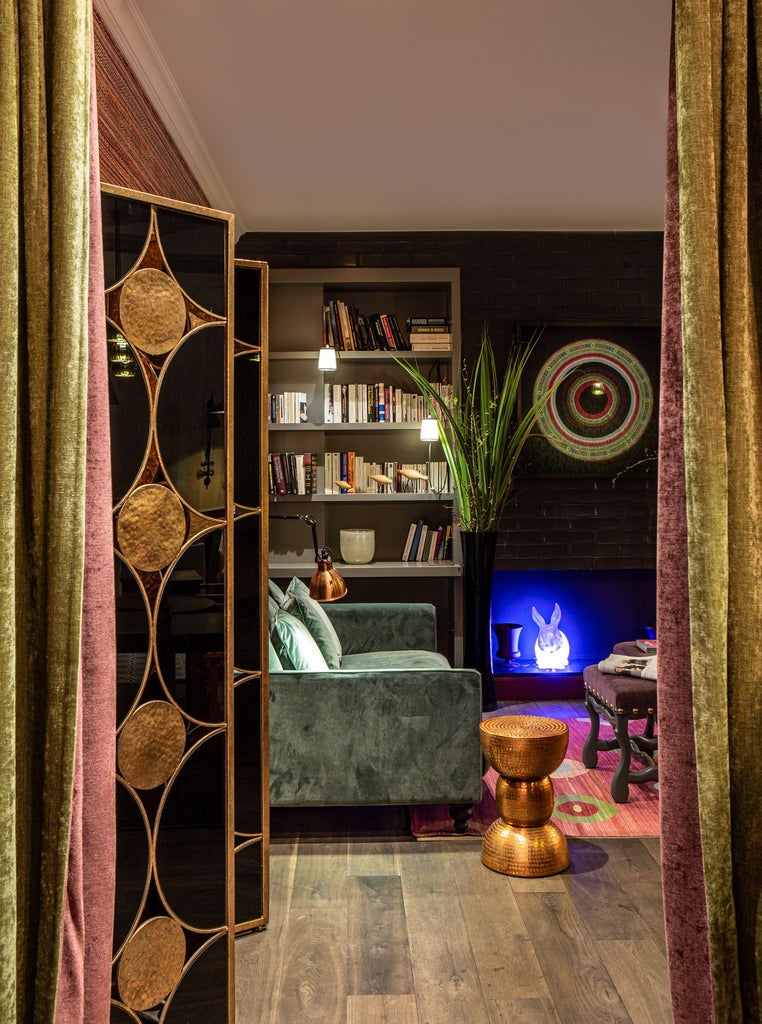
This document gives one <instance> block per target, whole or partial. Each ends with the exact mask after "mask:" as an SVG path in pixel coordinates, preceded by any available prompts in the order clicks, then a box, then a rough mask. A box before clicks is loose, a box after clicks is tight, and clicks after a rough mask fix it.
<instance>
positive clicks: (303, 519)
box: [270, 514, 320, 561]
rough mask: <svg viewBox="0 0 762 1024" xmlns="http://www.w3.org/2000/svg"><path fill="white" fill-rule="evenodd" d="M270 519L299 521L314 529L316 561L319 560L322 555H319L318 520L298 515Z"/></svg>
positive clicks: (277, 516) (278, 516) (313, 542)
mask: <svg viewBox="0 0 762 1024" xmlns="http://www.w3.org/2000/svg"><path fill="white" fill-rule="evenodd" d="M270 519H298V520H300V522H302V523H307V525H308V526H309V527H311V529H312V546H313V547H314V549H315V561H318V560H319V558H320V555H319V554H318V536H317V520H316V519H314V518H313V517H312V516H307V515H297V514H293V515H290V516H285V515H271V516H270Z"/></svg>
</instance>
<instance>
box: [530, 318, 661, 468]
mask: <svg viewBox="0 0 762 1024" xmlns="http://www.w3.org/2000/svg"><path fill="white" fill-rule="evenodd" d="M550 388H553V389H554V390H553V394H552V395H551V398H550V399H549V401H548V402H547V404H546V406H545V408H544V409H543V410H542V412H541V414H540V417H539V420H538V428H539V430H540V431H541V432H542V434H543V435H544V437H545V438H546V440H547V441H548V442H549V444H551V445H552V446H553V447H554V448H556V449H558V450H559V451H560V452H562V453H563V454H564V455H566V456H567V457H569V458H571V459H579V460H584V461H585V462H603V461H607V460H611V459H615V458H617V456H620V455H623V454H624V453H625V452H627V451H629V450H630V449H631V448H632V447H633V446H634V445H635V444H637V442H638V441H639V440H640V439H641V437H642V436H643V434H644V432H645V431H646V428H647V427H648V425H649V423H650V422H651V418H652V416H653V413H654V392H653V387H652V384H651V380H650V377H649V375H648V372H647V370H646V369H645V367H644V366H643V364H642V363H641V362H640V360H639V359H638V358H637V357H636V356H635V355H634V354H633V353H632V352H629V351H628V350H627V349H625V348H623V347H622V346H621V345H618V344H616V343H615V342H613V341H607V340H605V339H603V338H582V339H580V340H579V341H574V342H572V343H571V344H568V345H564V346H563V347H562V348H559V349H557V350H556V351H555V352H553V353H552V354H551V355H550V356H549V357H548V358H547V359H546V360H545V362H544V363H543V364H542V366H541V367H540V370H539V372H538V373H537V375H536V377H535V380H534V386H533V389H532V400H533V401H537V400H538V399H539V398H540V397H541V396H542V394H544V393H545V392H546V391H547V390H548V389H550Z"/></svg>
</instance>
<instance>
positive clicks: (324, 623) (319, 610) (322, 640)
mask: <svg viewBox="0 0 762 1024" xmlns="http://www.w3.org/2000/svg"><path fill="white" fill-rule="evenodd" d="M283 608H284V610H285V611H287V612H291V614H292V615H295V616H296V617H297V618H298V619H300V620H301V621H302V622H303V623H304V625H305V626H306V627H307V629H308V630H309V631H310V634H311V636H312V638H313V640H314V641H315V643H316V644H317V645H318V647H319V648H320V650H321V651H322V654H323V657H324V658H325V661H326V664H327V665H328V667H329V668H340V667H341V654H342V650H341V641H340V640H339V638H338V636H337V634H336V630H335V629H334V628H333V623H332V622H331V620H330V619H329V618H328V616H327V615H326V613H325V609H324V608H323V607H322V606H321V604H320V603H319V602H318V601H316V600H315V599H314V598H312V597H310V591H309V587H308V586H307V585H306V584H304V583H303V582H302V581H301V580H300V579H299V578H298V577H297V576H294V578H293V579H292V580H291V582H290V583H289V585H288V590H287V591H286V600H285V602H284V604H283Z"/></svg>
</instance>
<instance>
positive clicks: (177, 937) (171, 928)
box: [117, 917, 185, 1010]
mask: <svg viewBox="0 0 762 1024" xmlns="http://www.w3.org/2000/svg"><path fill="white" fill-rule="evenodd" d="M184 963H185V935H184V933H183V930H182V928H181V927H180V925H179V924H178V923H177V921H173V920H172V918H171V917H152V918H151V919H150V920H149V921H145V922H144V923H143V924H141V926H140V927H139V928H138V930H137V931H136V932H135V934H134V935H133V936H132V938H130V939H129V940H128V941H127V944H126V945H125V947H124V952H123V953H122V956H121V959H120V961H119V967H118V970H117V987H118V989H119V996H120V998H121V1000H122V1002H123V1003H126V1005H127V1006H129V1007H130V1008H131V1009H132V1010H150V1009H151V1007H152V1006H156V1005H157V1003H160V1002H161V1000H162V999H166V997H167V996H168V995H169V993H170V992H171V991H172V989H173V988H174V987H175V985H176V984H177V983H178V981H179V980H180V975H181V974H182V971H183V965H184Z"/></svg>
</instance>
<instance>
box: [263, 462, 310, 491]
mask: <svg viewBox="0 0 762 1024" xmlns="http://www.w3.org/2000/svg"><path fill="white" fill-rule="evenodd" d="M318 461H319V460H318V456H317V452H302V453H300V454H298V455H297V454H296V453H295V452H270V454H269V455H268V456H267V475H268V489H269V492H270V494H317V493H319V492H318V484H319V481H318V472H317V471H318ZM321 475H322V474H321ZM320 483H321V484H322V481H320Z"/></svg>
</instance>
